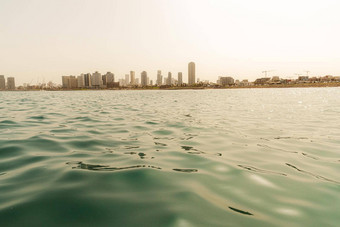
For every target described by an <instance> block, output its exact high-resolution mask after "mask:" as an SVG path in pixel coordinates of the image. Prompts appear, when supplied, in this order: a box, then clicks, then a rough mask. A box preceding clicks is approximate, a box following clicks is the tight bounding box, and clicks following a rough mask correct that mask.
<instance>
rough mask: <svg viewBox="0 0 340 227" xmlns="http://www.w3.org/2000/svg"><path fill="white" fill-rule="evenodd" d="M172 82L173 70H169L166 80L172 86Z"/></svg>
mask: <svg viewBox="0 0 340 227" xmlns="http://www.w3.org/2000/svg"><path fill="white" fill-rule="evenodd" d="M171 82H172V77H171V72H168V79H167V80H166V85H170V86H171Z"/></svg>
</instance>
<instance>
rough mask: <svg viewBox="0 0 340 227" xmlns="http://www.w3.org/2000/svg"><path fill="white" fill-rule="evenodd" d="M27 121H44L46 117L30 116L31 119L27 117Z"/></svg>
mask: <svg viewBox="0 0 340 227" xmlns="http://www.w3.org/2000/svg"><path fill="white" fill-rule="evenodd" d="M28 119H34V120H44V119H46V117H45V116H43V115H39V116H32V117H29V118H28Z"/></svg>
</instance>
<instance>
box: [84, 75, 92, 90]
mask: <svg viewBox="0 0 340 227" xmlns="http://www.w3.org/2000/svg"><path fill="white" fill-rule="evenodd" d="M91 80H92V79H91V73H86V74H84V83H85V87H87V88H90V87H91V86H92V85H91Z"/></svg>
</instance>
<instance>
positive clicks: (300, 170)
mask: <svg viewBox="0 0 340 227" xmlns="http://www.w3.org/2000/svg"><path fill="white" fill-rule="evenodd" d="M286 165H287V166H289V167H291V168H293V169H295V170H297V171H299V172H301V173H305V174H307V175H310V176H312V177H315V178H317V179H320V180H325V181H329V182H332V183H336V184H340V182H338V181H335V180H331V179H328V178H326V177H323V176H320V175H317V174H314V173H311V172H308V171H305V170H302V169H300V168H298V167H296V166H294V165H292V164H289V163H286Z"/></svg>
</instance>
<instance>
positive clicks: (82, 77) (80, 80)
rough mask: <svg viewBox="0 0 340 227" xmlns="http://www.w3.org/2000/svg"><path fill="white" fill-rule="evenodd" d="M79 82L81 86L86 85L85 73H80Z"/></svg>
mask: <svg viewBox="0 0 340 227" xmlns="http://www.w3.org/2000/svg"><path fill="white" fill-rule="evenodd" d="M77 82H78V87H79V88H83V87H85V81H84V74H80V76H77Z"/></svg>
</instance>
